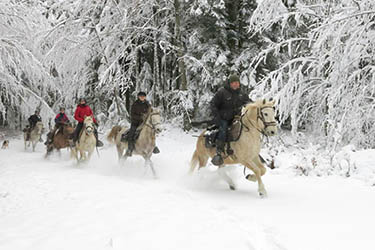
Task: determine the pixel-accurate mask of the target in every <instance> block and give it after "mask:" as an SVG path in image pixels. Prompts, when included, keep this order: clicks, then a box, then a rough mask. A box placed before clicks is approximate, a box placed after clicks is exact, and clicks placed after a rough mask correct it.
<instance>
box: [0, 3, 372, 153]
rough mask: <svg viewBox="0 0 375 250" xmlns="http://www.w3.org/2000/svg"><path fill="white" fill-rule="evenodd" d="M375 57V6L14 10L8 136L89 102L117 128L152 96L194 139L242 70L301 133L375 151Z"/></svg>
mask: <svg viewBox="0 0 375 250" xmlns="http://www.w3.org/2000/svg"><path fill="white" fill-rule="evenodd" d="M374 58H375V1H373V0H283V1H282V0H262V1H259V0H258V1H256V0H247V1H244V0H238V1H229V0H198V1H191V0H184V1H181V0H173V1H165V0H147V1H145V0H134V1H128V0H64V1H63V0H38V1H35V0H2V1H0V89H1V92H0V97H1V101H0V126H6V127H10V128H15V129H22V128H23V127H24V126H25V124H26V120H27V118H28V116H29V115H31V114H32V113H33V112H34V110H36V109H39V110H40V111H41V116H42V117H43V119H44V121H48V119H51V118H52V117H54V114H56V113H57V112H58V108H59V107H60V106H64V107H66V109H67V113H68V114H70V115H71V114H72V113H73V111H74V109H75V106H76V104H77V100H78V98H79V97H81V96H84V97H86V98H87V100H88V103H89V104H90V106H91V107H92V108H93V110H94V113H95V114H96V116H97V117H98V119H99V121H100V126H104V127H109V126H111V125H115V124H118V123H119V122H121V121H124V120H127V119H128V116H129V115H128V112H129V107H130V105H131V103H132V102H133V101H134V100H135V97H136V93H137V92H138V91H141V90H142V91H146V92H147V94H148V96H147V99H148V100H150V102H151V103H152V105H153V106H156V107H159V108H161V110H162V112H163V119H164V121H167V120H168V121H174V122H176V123H178V124H180V126H181V127H183V128H184V129H185V130H189V129H190V128H191V126H192V125H195V124H200V123H202V122H203V121H207V120H208V119H209V118H210V114H209V112H208V103H209V101H210V100H211V98H212V96H213V95H214V93H215V92H216V91H217V89H218V88H219V87H220V86H222V85H223V83H224V82H225V81H226V79H227V77H228V75H229V74H230V73H232V72H236V73H237V74H239V75H240V79H241V84H242V88H243V90H244V91H245V92H247V93H249V94H250V97H251V98H252V99H257V98H269V97H273V98H276V100H277V106H276V110H277V115H278V120H279V123H280V125H282V127H284V128H288V129H290V130H291V131H292V133H293V134H297V133H298V131H299V130H304V131H310V132H312V133H316V134H318V135H319V137H320V138H323V141H324V142H325V143H326V145H327V147H329V148H335V147H337V146H342V145H346V144H349V143H351V144H354V145H356V146H358V147H362V148H371V147H374V146H375V126H374V124H375V99H374V98H375V75H374V71H375V59H374Z"/></svg>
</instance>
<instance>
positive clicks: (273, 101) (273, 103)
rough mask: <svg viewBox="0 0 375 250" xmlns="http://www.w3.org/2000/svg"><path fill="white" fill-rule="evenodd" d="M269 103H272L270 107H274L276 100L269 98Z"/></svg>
mask: <svg viewBox="0 0 375 250" xmlns="http://www.w3.org/2000/svg"><path fill="white" fill-rule="evenodd" d="M270 101H271V103H272V106H275V104H276V100H275V99H272V98H271V100H270Z"/></svg>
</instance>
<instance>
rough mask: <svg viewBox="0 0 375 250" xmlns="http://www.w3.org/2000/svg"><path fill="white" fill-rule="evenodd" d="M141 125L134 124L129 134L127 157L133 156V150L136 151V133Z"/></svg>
mask: <svg viewBox="0 0 375 250" xmlns="http://www.w3.org/2000/svg"><path fill="white" fill-rule="evenodd" d="M138 125H139V124H137V123H134V122H132V123H131V125H130V129H129V133H128V149H127V150H126V153H125V155H126V156H132V153H133V150H134V149H135V132H136V130H137V127H138Z"/></svg>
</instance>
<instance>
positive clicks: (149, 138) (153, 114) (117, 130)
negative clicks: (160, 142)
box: [107, 108, 161, 177]
mask: <svg viewBox="0 0 375 250" xmlns="http://www.w3.org/2000/svg"><path fill="white" fill-rule="evenodd" d="M160 125H161V118H160V111H159V110H158V109H156V108H151V109H150V111H149V112H148V113H147V114H146V117H145V120H144V122H143V124H142V125H141V126H140V128H141V132H140V134H139V137H138V139H137V142H136V144H135V149H134V151H133V154H137V155H140V156H142V157H143V158H144V159H145V167H147V165H149V166H150V167H151V170H152V173H153V175H154V177H157V175H156V172H155V169H154V166H153V163H152V161H151V156H152V151H153V150H154V148H155V136H156V134H157V133H160V132H161V127H160ZM126 129H127V128H126V127H121V126H114V127H113V128H112V130H111V132H110V133H109V134H108V136H107V140H108V141H109V142H111V143H114V144H116V148H117V154H118V159H119V162H120V163H121V162H125V161H126V159H127V156H125V155H124V152H125V150H126V149H127V148H128V143H127V142H121V135H122V134H123V133H124V132H125V131H126Z"/></svg>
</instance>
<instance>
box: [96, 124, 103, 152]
mask: <svg viewBox="0 0 375 250" xmlns="http://www.w3.org/2000/svg"><path fill="white" fill-rule="evenodd" d="M94 135H95V138H96V146H97V147H103V145H104V144H103V142H102V141H100V140H99V135H98V130H97V129H96V128H95V130H94Z"/></svg>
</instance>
